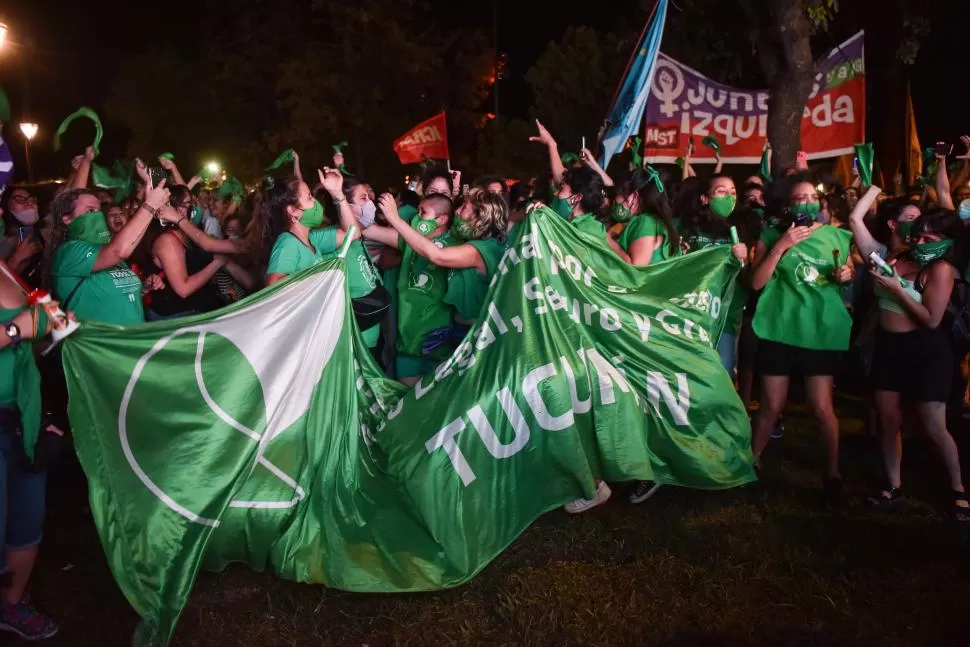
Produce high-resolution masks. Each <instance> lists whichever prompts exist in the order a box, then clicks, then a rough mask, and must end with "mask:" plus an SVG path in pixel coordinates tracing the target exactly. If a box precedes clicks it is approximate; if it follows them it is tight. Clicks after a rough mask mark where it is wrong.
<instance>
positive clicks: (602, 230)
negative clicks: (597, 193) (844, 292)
mask: <svg viewBox="0 0 970 647" xmlns="http://www.w3.org/2000/svg"><path fill="white" fill-rule="evenodd" d="M569 224H571V225H572V226H573V227H575V228H576V229H578V230H580V231H585V232H586V233H587V234H593V235H594V236H596V237H597V238H606V225H604V224H603V223H602V222H600V221H599V220H597V219H596V216H593V215H590V214H588V213H584V214H580V215H578V216H576V217H574V218H572V219H570V221H569Z"/></svg>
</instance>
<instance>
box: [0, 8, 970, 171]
mask: <svg viewBox="0 0 970 647" xmlns="http://www.w3.org/2000/svg"><path fill="white" fill-rule="evenodd" d="M430 4H431V6H432V8H433V13H434V15H435V16H436V19H437V20H438V21H439V22H440V23H441V24H442V26H443V27H445V28H447V27H479V28H483V29H486V30H490V29H491V25H492V4H491V2H480V3H474V4H473V3H460V4H461V7H460V8H459V7H456V4H458V3H454V2H452V1H450V0H430ZM244 6H245V2H241V1H240V2H233V3H228V2H227V3H225V4H224V7H225V8H223V7H220V6H219V3H216V2H206V0H195V1H194V2H192V1H186V0H167V1H166V2H163V3H139V2H132V1H131V0H86V1H85V2H65V1H64V0H5V2H4V3H3V6H2V7H0V20H3V21H5V22H6V23H7V25H8V26H9V28H10V30H11V34H10V39H11V40H12V41H14V42H13V43H10V42H8V47H7V48H5V51H2V52H0V85H2V86H3V87H4V88H6V89H7V92H8V95H10V100H11V103H12V104H13V111H14V120H19V119H21V118H22V117H23V116H29V117H30V118H31V119H32V120H34V121H37V122H39V123H40V124H41V128H42V136H41V137H40V138H39V141H38V142H37V143H36V146H37V148H39V149H42V148H43V147H45V146H46V147H48V148H49V146H50V137H51V135H52V131H53V129H54V128H55V127H56V125H57V124H58V123H59V122H60V120H61V119H62V118H63V117H64V116H66V115H67V114H69V113H70V112H72V111H73V110H74V109H76V108H77V107H78V106H80V105H90V106H91V107H93V108H95V109H96V110H98V109H100V107H101V104H102V102H103V100H104V99H105V98H106V96H107V94H108V90H109V87H110V85H111V81H112V76H113V74H114V72H115V70H116V69H117V66H118V64H119V63H120V62H121V61H123V60H124V57H125V56H126V54H128V53H130V52H133V51H137V50H139V49H140V48H143V47H144V46H145V45H146V43H157V42H171V43H173V44H175V45H176V46H178V47H180V48H181V47H185V48H191V47H193V46H196V45H195V44H196V43H199V42H204V41H205V40H212V39H217V38H218V32H217V30H212V31H211V33H200V32H201V31H202V30H203V29H208V30H211V29H212V28H211V25H212V24H218V21H217V20H214V19H213V18H214V16H218V13H214V12H220V11H229V10H233V11H238V10H240V9H241V8H242V7H244ZM595 6H597V5H594V4H591V3H589V2H586V1H584V2H577V1H575V0H527V1H525V2H521V1H520V2H513V1H512V0H498V7H499V22H500V25H499V48H500V50H501V51H504V52H507V53H508V57H509V67H508V70H507V74H506V79H505V80H504V81H503V82H502V86H501V100H502V112H503V113H504V114H506V115H508V116H522V117H525V116H527V115H528V107H529V105H530V101H531V97H530V94H529V89H528V85H527V84H526V82H525V78H524V77H525V73H526V71H527V70H528V69H529V68H530V67H531V66H532V64H533V63H534V62H535V59H536V58H537V57H538V55H539V54H540V53H541V52H542V50H543V49H544V48H545V47H546V44H547V43H548V42H549V41H551V40H558V39H560V38H561V37H562V34H563V32H564V31H565V29H566V27H568V26H570V25H590V26H593V27H597V28H603V29H610V28H612V27H615V26H617V25H621V24H623V22H622V21H624V20H626V21H627V26H632V27H633V28H637V29H638V28H639V27H640V26H641V25H642V20H643V17H644V15H645V13H644V12H643V10H642V9H640V8H639V7H640V3H639V2H637V1H636V0H611V2H610V3H608V5H607V3H602V4H600V5H598V6H602V7H605V6H609V11H601V12H595V11H593V9H594V7H595ZM941 7H942V8H941V10H940V11H941V12H942V13H941V15H940V16H939V17H938V19H937V20H935V21H934V24H933V32H932V34H931V35H930V37H929V39H928V40H927V42H926V43H925V44H924V46H923V49H922V50H921V53H920V56H919V59H918V61H917V64H916V66H915V69H914V70H913V91H914V104H915V109H916V116H917V122H918V127H919V132H920V137H921V139H922V140H923V144H924V146H926V145H929V144H930V143H931V142H932V141H934V140H936V139H937V138H944V139H947V140H949V141H955V140H956V139H957V137H958V136H959V135H960V134H962V133H963V132H964V131H970V123H967V122H968V121H970V119H968V115H970V111H968V110H967V108H966V106H968V105H970V85H968V84H967V83H966V82H965V81H964V77H965V75H966V67H965V66H966V61H967V56H966V46H967V43H966V39H967V35H966V33H965V29H966V26H967V25H968V24H970V1H967V0H959V1H952V2H944V3H942V5H941ZM673 10H674V9H673V8H672V9H671V11H673ZM200 12H201V13H200ZM203 25H205V27H203ZM738 41H739V43H738V46H739V48H746V47H748V44H747V43H746V42H745V40H744V38H743V36H740V35H739V38H738ZM702 71H703V70H702ZM617 81H618V79H617ZM25 90H26V91H25ZM169 91H171V89H170V88H165V87H159V88H158V92H159V95H160V96H163V95H164V94H165V93H166V92H169ZM607 107H608V106H603V110H604V114H605V112H606V109H607ZM874 109H878V106H870V111H871V110H874ZM5 130H6V136H7V138H8V140H11V143H13V140H16V142H17V144H16V145H13V146H11V148H12V149H13V150H14V151H15V155H18V156H19V155H22V151H21V150H19V149H20V146H19V143H20V137H19V132H18V133H14V132H13V128H11V127H10V126H7V128H6V129H5ZM106 136H110V133H108V134H107V135H106ZM35 162H36V165H35V176H44V175H50V174H54V173H57V172H58V170H59V166H61V165H63V164H64V163H65V162H64V160H62V159H60V158H59V157H58V156H54V155H51V154H49V153H46V152H45V151H44V150H37V151H36V154H35ZM55 163H56V164H57V165H56V166H55V165H54V164H55ZM36 166H40V167H41V168H36Z"/></svg>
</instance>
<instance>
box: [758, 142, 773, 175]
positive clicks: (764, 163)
mask: <svg viewBox="0 0 970 647" xmlns="http://www.w3.org/2000/svg"><path fill="white" fill-rule="evenodd" d="M770 156H771V149H770V148H768V147H767V146H765V149H764V150H763V151H761V170H760V171H759V174H760V175H761V179H763V180H764V181H765V182H771V164H770V163H769V161H768V158H769V157H770Z"/></svg>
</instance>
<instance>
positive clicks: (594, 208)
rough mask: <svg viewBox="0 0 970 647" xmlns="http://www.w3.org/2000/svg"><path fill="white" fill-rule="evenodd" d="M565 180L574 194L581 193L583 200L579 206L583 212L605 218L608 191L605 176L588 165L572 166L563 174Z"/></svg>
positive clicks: (598, 218)
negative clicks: (602, 176) (605, 186)
mask: <svg viewBox="0 0 970 647" xmlns="http://www.w3.org/2000/svg"><path fill="white" fill-rule="evenodd" d="M563 182H564V183H565V184H568V185H569V188H570V189H572V191H573V194H574V195H575V194H579V195H581V196H583V197H582V200H580V202H579V206H580V207H581V208H582V210H583V213H588V214H590V215H592V216H596V218H597V220H605V218H606V213H605V206H606V192H605V191H604V187H603V178H601V177H600V176H599V175H598V174H597V173H596V171H594V170H593V169H591V168H589V167H588V166H579V167H577V168H571V169H568V170H567V171H566V173H565V174H564V175H563Z"/></svg>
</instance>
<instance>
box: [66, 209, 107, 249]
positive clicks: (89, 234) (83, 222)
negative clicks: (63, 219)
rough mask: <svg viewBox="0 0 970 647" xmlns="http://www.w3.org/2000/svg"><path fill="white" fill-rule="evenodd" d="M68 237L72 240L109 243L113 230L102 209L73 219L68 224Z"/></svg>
mask: <svg viewBox="0 0 970 647" xmlns="http://www.w3.org/2000/svg"><path fill="white" fill-rule="evenodd" d="M67 237H68V239H70V240H83V241H84V242H86V243H91V244H92V245H107V244H108V243H110V242H111V232H110V231H109V230H108V223H107V222H105V219H104V214H103V213H102V212H100V211H89V212H88V213H82V214H81V215H80V216H78V217H77V218H75V219H74V220H72V221H71V224H69V225H68V226H67Z"/></svg>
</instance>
